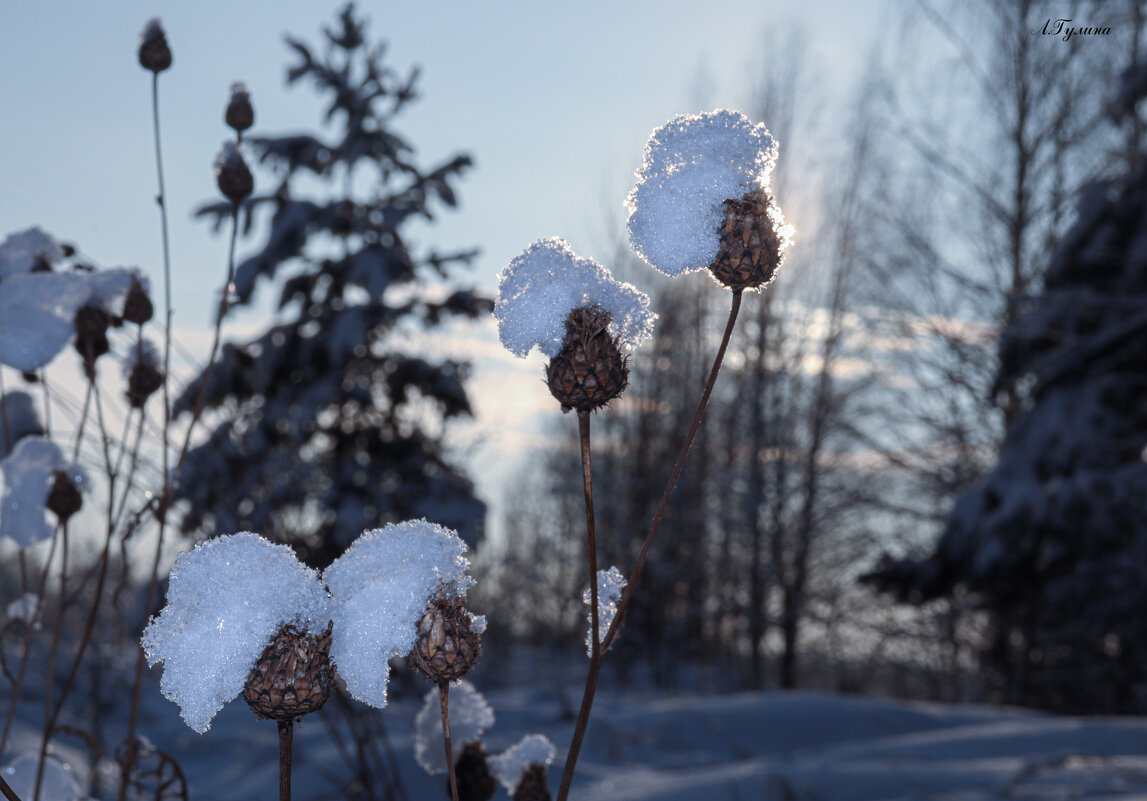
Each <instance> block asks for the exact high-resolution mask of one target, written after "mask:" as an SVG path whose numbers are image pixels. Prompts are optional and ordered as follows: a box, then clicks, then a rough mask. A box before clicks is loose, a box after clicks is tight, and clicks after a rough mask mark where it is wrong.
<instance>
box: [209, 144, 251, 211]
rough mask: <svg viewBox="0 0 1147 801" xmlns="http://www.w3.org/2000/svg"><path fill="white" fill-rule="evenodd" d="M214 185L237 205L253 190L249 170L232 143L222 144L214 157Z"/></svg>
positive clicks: (236, 147) (237, 148) (241, 155)
mask: <svg viewBox="0 0 1147 801" xmlns="http://www.w3.org/2000/svg"><path fill="white" fill-rule="evenodd" d="M215 183H216V185H217V186H218V187H219V191H220V192H222V193H223V196H224V197H225V198H227V199H228V200H230V201H231V202H232V203H239V202H240V201H242V200H243V198H245V197H247V195H249V194H251V192H252V191H253V190H254V188H255V179H254V177H253V176H252V175H251V170H250V169H249V168H248V167H247V162H246V160H245V159H244V158H243V154H242V153H241V152H240V150H239V147H238V146H237V145H236V144H235V143H234V142H232V141H226V142H224V143H223V147H222V148H220V150H219V154H218V155H216V156H215Z"/></svg>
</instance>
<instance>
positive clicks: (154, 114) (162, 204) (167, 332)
mask: <svg viewBox="0 0 1147 801" xmlns="http://www.w3.org/2000/svg"><path fill="white" fill-rule="evenodd" d="M151 124H152V132H153V136H152V139H153V140H154V141H155V174H156V179H157V181H158V183H159V194H158V195H156V197H155V202H156V204H157V205H158V206H159V221H160V228H161V230H162V234H163V304H164V305H163V308H164V314H163V318H164V323H163V326H164V327H163V386H162V392H163V434H162V437H163V493H162V495H161V496H160V497H161V501H160V504H159V506H158V508H157V509H156V516H157V517H158V518H159V536H158V539H157V540H156V543H155V558H154V559H153V560H152V566H151V578H150V580H149V581H148V584H147V606H146V607H144V612H145V613H146V614H148V615H150V614H151V610H152V609H153V608H154V606H155V596H156V592H157V590H158V586H159V558H160V554H161V553H162V550H163V535H164V533H165V530H166V527H167V504H168V502H169V501H168V499H169V498H170V497H171V454H170V453H169V451H170V447H171V394H170V393H171V389H170V387H169V383H170V378H169V376H170V375H171V316H172V308H171V245H170V242H171V237H170V235H169V233H168V228H167V190H166V188H165V186H164V182H163V149H162V147H161V145H160V136H159V72H152V74H151ZM143 667H144V653H143V649H142V648H141V649H139V653H138V654H137V655H136V660H135V682H134V684H133V685H132V695H131V712H130V714H129V716H128V726H127V738H126V740H125V745H126V748H125V749H124V759H123V764H122V765H121V766H120V769H121V773H120V785H119V794H118V796H117V798H118V801H124V799H125V798H126V797H127V788H128V783H129V778H130V776H131V771H132V769H133V768H134V767H135V759H136V750H137V747H136V737H135V727H136V721H137V720H138V718H139V702H140V696H141V693H142V690H143Z"/></svg>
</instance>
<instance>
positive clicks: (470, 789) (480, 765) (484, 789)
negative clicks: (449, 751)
mask: <svg viewBox="0 0 1147 801" xmlns="http://www.w3.org/2000/svg"><path fill="white" fill-rule="evenodd" d="M454 774H455V776H456V777H457V779H458V801H490V799H491V798H493V797H494V793H496V792H497V790H498V782H497V781H496V780H495V779H494V774H493V773H491V772H490V763H489V761H488V760H487V758H486V750H485V749H484V748H483V747H482V743H481V742H480V741H475V742H472V743H466V745H465V747H464V748H463V749H462V753H461V754H459V756H458V759H457V760H456V761H455V762H454ZM446 793H447V795H449V793H450V781H449V779H448V780H447V781H446Z"/></svg>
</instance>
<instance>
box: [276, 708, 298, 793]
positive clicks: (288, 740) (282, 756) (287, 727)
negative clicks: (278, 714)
mask: <svg viewBox="0 0 1147 801" xmlns="http://www.w3.org/2000/svg"><path fill="white" fill-rule="evenodd" d="M294 731H295V722H294V721H293V720H280V721H279V801H291V751H292V746H293V740H294Z"/></svg>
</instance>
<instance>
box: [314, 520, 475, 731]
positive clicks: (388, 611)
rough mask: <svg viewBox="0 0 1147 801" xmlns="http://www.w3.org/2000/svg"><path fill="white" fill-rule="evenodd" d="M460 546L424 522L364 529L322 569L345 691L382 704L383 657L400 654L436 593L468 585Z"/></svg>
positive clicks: (451, 593) (455, 592) (461, 591)
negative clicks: (331, 606) (330, 599)
mask: <svg viewBox="0 0 1147 801" xmlns="http://www.w3.org/2000/svg"><path fill="white" fill-rule="evenodd" d="M465 551H466V544H465V543H464V542H462V540H461V538H459V536H458V535H457V534H456V533H455V532H453V531H451V530H450V529H448V528H444V527H443V526H438V525H435V524H434V523H429V522H427V521H425V520H409V521H407V522H405V523H391V524H390V525H388V526H386V527H385V528H381V529H374V530H372V531H367V532H364V533H363V535H362V536H360V537H359V538H358V539H357V540H355V541H354V543H352V544H351V546H350V547H349V548H348V549H347V551H346V553H344V554H343V555H342V556H340V557H339V558H338V559H336V560H335V561H334V562H333V563H332V564H331V566H330V567H328V568H327V569H326V570H325V571H324V572H323V580H324V581H325V582H326V584H327V586H328V587H329V588H330V591H331V595H332V597H333V599H334V607H333V613H332V617H333V618H334V622H335V628H334V632H333V634H332V640H331V661H333V662H334V663H335V665H336V666H337V667H338V671H339V675H341V676H342V677H343V679H344V680H345V681H346V686H347V689H348V690H349V691H350V693H351V695H353V696H354V697H355V698H357V699H358V700H360V701H363V702H365V703H367V704H370V705H371V706H375V707H378V708H380V709H381V708H382V707H385V706H386V685H387V681H388V680H389V678H390V669H389V667H388V666H387V660H389V659H392V658H395V657H400V656H406V655H407V654H409V653H410V651H411V649H412V648H413V647H414V643H415V640H416V639H417V637H418V629H417V624H418V620H419V618H421V617H422V614H423V612H425V611H426V604H427V603H428V602H429V601H430V599H431V598H433V597H434V596H435V595H437V594H440V593H441V594H443V595H445V596H448V597H464V596H465V595H466V591H467V590H468V589H469V588H470V585H471V584H473V579H471V578H470V577H469V575H467V573H466V571H467V570H468V569H469V567H470V562H469V560H467V559H466V558H465V557H463V555H462V554H463V553H465Z"/></svg>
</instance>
